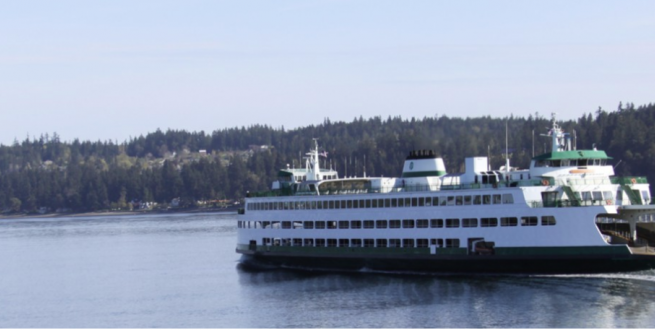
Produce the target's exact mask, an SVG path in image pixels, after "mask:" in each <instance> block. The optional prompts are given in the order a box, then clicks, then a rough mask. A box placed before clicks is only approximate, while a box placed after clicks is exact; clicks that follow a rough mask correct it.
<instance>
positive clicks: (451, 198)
mask: <svg viewBox="0 0 655 330" xmlns="http://www.w3.org/2000/svg"><path fill="white" fill-rule="evenodd" d="M453 205H455V196H448V206H453Z"/></svg>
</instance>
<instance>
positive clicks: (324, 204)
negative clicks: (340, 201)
mask: <svg viewBox="0 0 655 330" xmlns="http://www.w3.org/2000/svg"><path fill="white" fill-rule="evenodd" d="M323 208H324V209H326V210H327V209H328V208H330V209H331V208H332V207H328V201H323Z"/></svg>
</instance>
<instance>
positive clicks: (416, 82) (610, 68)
mask: <svg viewBox="0 0 655 330" xmlns="http://www.w3.org/2000/svg"><path fill="white" fill-rule="evenodd" d="M654 81H655V1H598V0H594V1H568V0H567V1H436V0H431V1H380V0H374V1H373V0H372V1H338V0H332V1H328V0H323V1H271V0H267V1H236V0H235V1H218V0H212V1H194V0H184V1H163V0H156V1H147V0H138V1H134V0H130V1H122V0H112V1H86V0H85V1H64V0H57V1H52V0H44V1H31V0H0V113H1V114H2V116H1V119H2V124H1V125H0V128H1V129H0V144H5V145H7V144H11V143H12V142H13V141H14V139H15V138H16V139H18V140H19V141H22V140H24V139H25V137H26V136H28V134H29V136H30V137H33V136H36V137H38V136H40V135H41V134H44V133H49V134H52V132H57V133H58V134H59V135H60V137H61V138H62V139H63V140H66V141H70V140H72V139H75V138H79V139H82V140H94V141H95V140H118V141H119V142H123V141H125V140H126V139H128V138H129V137H130V136H132V137H135V136H138V135H141V134H146V133H148V132H153V131H154V130H156V129H157V128H161V129H162V130H166V129H168V128H171V129H184V130H188V131H200V130H204V131H205V132H208V133H209V132H211V131H213V130H215V129H220V128H226V127H235V126H239V127H240V126H246V127H247V126H249V125H252V124H267V125H270V126H272V127H274V128H279V127H282V126H284V127H285V128H286V129H290V128H295V127H299V126H306V125H311V124H320V123H321V122H323V119H324V118H326V117H329V118H330V119H331V120H333V121H351V120H352V119H353V118H355V117H359V116H360V115H361V116H363V117H364V118H369V117H373V116H377V115H380V116H382V117H383V118H387V117H388V116H397V115H401V116H402V117H404V118H410V117H412V116H414V117H418V118H423V117H425V116H435V115H439V116H441V115H447V116H450V117H477V116H483V115H491V116H493V117H505V116H509V115H511V114H513V115H515V116H522V117H527V116H528V115H529V114H534V113H536V112H538V113H539V114H540V115H543V116H549V114H550V113H551V112H557V113H558V114H559V117H560V118H562V119H573V118H578V117H579V116H581V115H582V114H584V113H590V112H594V111H595V110H596V109H598V106H602V107H603V108H604V109H607V110H614V109H616V107H617V105H618V103H619V102H620V101H623V102H624V103H625V102H633V103H635V105H642V104H647V103H649V102H655V93H653V91H655V86H654V83H653V82H654Z"/></svg>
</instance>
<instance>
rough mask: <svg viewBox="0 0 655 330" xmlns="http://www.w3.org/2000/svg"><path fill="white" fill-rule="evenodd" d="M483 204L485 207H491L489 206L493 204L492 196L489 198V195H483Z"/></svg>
mask: <svg viewBox="0 0 655 330" xmlns="http://www.w3.org/2000/svg"><path fill="white" fill-rule="evenodd" d="M482 204H484V205H489V204H491V196H489V195H482Z"/></svg>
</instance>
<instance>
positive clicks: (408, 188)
mask: <svg viewBox="0 0 655 330" xmlns="http://www.w3.org/2000/svg"><path fill="white" fill-rule="evenodd" d="M548 184H549V185H550V184H552V182H550V181H548ZM541 185H544V180H541V179H528V180H521V181H511V182H510V181H501V182H498V183H494V184H491V183H488V184H483V183H468V184H448V185H444V184H440V185H404V186H403V185H399V186H394V187H376V188H370V187H369V188H365V187H352V188H342V189H319V192H318V193H319V194H320V195H355V194H385V193H392V192H424V191H442V190H448V191H451V190H468V189H481V188H484V189H494V188H500V187H533V186H541ZM311 195H316V192H309V191H305V192H295V193H294V192H293V190H292V189H291V188H281V189H277V190H271V191H265V192H248V193H247V195H246V197H278V196H311Z"/></svg>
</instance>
